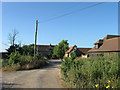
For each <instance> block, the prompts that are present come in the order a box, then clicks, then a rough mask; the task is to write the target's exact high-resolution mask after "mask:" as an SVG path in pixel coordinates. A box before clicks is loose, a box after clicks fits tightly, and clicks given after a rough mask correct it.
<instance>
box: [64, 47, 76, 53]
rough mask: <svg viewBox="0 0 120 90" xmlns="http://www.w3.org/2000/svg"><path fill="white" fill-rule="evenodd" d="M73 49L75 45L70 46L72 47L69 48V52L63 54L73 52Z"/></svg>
mask: <svg viewBox="0 0 120 90" xmlns="http://www.w3.org/2000/svg"><path fill="white" fill-rule="evenodd" d="M74 47H77V46H76V45H74V46H72V47H69V50H68V51H67V52H65V54H67V53H69V52H71V51H72V50H73V48H74Z"/></svg>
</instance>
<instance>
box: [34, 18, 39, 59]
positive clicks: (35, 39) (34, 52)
mask: <svg viewBox="0 0 120 90" xmlns="http://www.w3.org/2000/svg"><path fill="white" fill-rule="evenodd" d="M37 27H38V20H36V29H35V45H34V57H35V54H36V42H37Z"/></svg>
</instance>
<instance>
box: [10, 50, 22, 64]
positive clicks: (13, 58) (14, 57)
mask: <svg viewBox="0 0 120 90" xmlns="http://www.w3.org/2000/svg"><path fill="white" fill-rule="evenodd" d="M19 62H20V53H19V52H18V51H15V52H12V53H11V54H10V58H9V61H8V63H9V65H13V64H17V63H19Z"/></svg>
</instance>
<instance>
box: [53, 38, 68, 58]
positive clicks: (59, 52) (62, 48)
mask: <svg viewBox="0 0 120 90" xmlns="http://www.w3.org/2000/svg"><path fill="white" fill-rule="evenodd" d="M67 41H68V40H62V41H61V42H60V43H59V44H58V45H56V46H55V48H54V51H53V53H54V55H56V56H57V57H58V58H61V59H62V58H63V56H64V55H65V52H66V51H67V50H68V49H69V46H68V45H69V43H68V42H67Z"/></svg>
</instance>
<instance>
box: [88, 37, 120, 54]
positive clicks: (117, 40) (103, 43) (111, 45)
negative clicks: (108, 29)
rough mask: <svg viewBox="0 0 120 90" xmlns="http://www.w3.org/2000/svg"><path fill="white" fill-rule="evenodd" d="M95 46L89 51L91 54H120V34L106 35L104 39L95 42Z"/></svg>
mask: <svg viewBox="0 0 120 90" xmlns="http://www.w3.org/2000/svg"><path fill="white" fill-rule="evenodd" d="M94 45H95V46H94V47H93V48H92V49H91V50H89V51H88V53H89V56H98V55H104V56H116V55H120V36H119V35H106V36H105V37H104V38H103V39H100V40H98V41H97V42H96V43H94Z"/></svg>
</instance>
